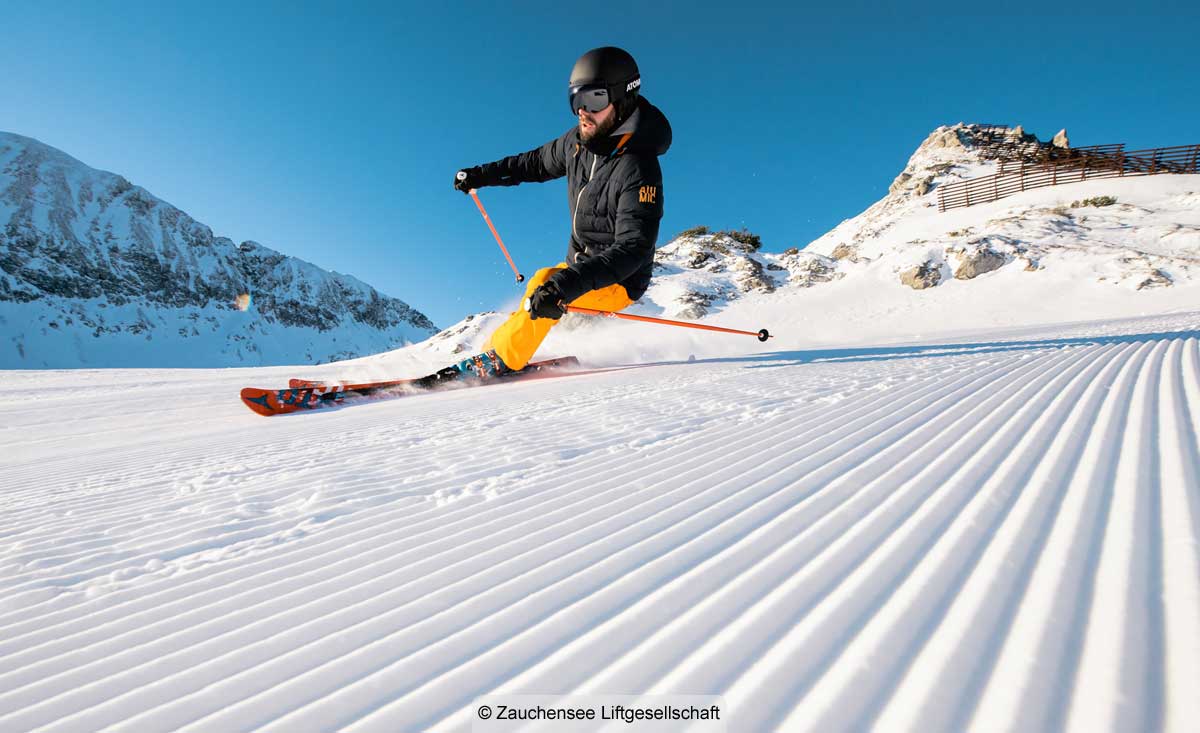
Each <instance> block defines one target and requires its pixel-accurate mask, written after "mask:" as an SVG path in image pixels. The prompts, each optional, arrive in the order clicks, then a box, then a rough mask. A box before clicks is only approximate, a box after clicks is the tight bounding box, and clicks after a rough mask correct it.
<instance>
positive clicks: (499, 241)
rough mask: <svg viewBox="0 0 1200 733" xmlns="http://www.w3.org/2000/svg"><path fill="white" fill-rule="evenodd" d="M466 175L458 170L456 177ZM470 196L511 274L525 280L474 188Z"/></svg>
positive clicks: (461, 177)
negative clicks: (494, 239)
mask: <svg viewBox="0 0 1200 733" xmlns="http://www.w3.org/2000/svg"><path fill="white" fill-rule="evenodd" d="M466 177H467V174H466V173H463V172H461V171H460V172H459V174H458V179H459V180H460V181H461V180H463V179H465V178H466ZM471 198H473V199H475V205H476V206H478V207H479V213H480V214H483V220H484V221H486V222H487V225H488V229H491V230H492V236H493V237H495V238H496V244H498V245H500V251H501V252H503V253H504V259H506V260H508V266H509V267H511V268H512V271H513V274H514V275H516V276H517V282H519V283H523V282H525V276H524V275H522V274H521V273H520V272H519V271H518V270H517V266H516V265H515V264H513V259H512V257H510V256H509V254H508V248H507V247H505V246H504V240H502V239H500V233H499V232H497V231H496V227H495V225H494V224H492V218H491V217H490V216H488V213H487V210H486V209H484V208H483V202H482V201H480V200H479V194H477V193H475V189H473V188H472V189H471Z"/></svg>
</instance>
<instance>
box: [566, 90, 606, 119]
mask: <svg viewBox="0 0 1200 733" xmlns="http://www.w3.org/2000/svg"><path fill="white" fill-rule="evenodd" d="M567 98H568V99H569V100H570V102H571V114H572V115H577V114H579V109H580V108H581V107H582V108H583V109H585V110H587V111H588V112H593V113H595V112H599V111H601V110H602V109H604V108H605V107H607V106H608V105H609V104H611V103H612V101H611V100H610V99H609V98H608V87H605V86H597V85H595V84H581V85H579V86H573V87H569V88H568V89H567Z"/></svg>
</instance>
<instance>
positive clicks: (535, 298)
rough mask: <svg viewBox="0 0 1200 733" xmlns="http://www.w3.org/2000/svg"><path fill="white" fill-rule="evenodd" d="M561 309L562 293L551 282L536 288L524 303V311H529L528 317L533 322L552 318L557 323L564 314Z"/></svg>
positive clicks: (562, 305) (562, 304) (562, 306)
mask: <svg viewBox="0 0 1200 733" xmlns="http://www.w3.org/2000/svg"><path fill="white" fill-rule="evenodd" d="M563 308H564V303H563V294H562V291H561V290H559V289H558V285H556V284H555V283H554V282H553V281H549V282H546V283H544V284H542V285H540V286H538V289H537V290H535V291H533V295H531V296H529V299H528V300H526V301H525V310H527V311H529V317H530V318H532V319H534V320H537V319H539V318H553V319H554V320H556V321H557V320H558V319H560V318H562V317H563V315H564V314H565V313H566V311H565V310H564V309H563Z"/></svg>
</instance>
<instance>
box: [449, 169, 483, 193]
mask: <svg viewBox="0 0 1200 733" xmlns="http://www.w3.org/2000/svg"><path fill="white" fill-rule="evenodd" d="M484 185H485V184H484V182H483V171H482V170H480V168H479V166H475V167H474V168H463V169H462V170H460V171H459V172H458V173H455V174H454V188H455V189H456V190H458V191H462V192H463V193H466V194H469V193H471V189H472V188H483V186H484Z"/></svg>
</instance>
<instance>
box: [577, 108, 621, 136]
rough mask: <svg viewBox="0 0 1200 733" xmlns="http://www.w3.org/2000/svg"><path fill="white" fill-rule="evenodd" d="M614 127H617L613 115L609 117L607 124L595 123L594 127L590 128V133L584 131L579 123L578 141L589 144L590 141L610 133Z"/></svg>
mask: <svg viewBox="0 0 1200 733" xmlns="http://www.w3.org/2000/svg"><path fill="white" fill-rule="evenodd" d="M616 126H617V116H616V115H615V114H614V115H612V116H611V117H609V118H608V121H607V122H597V123H596V126H595V127H593V128H592V131H591V132H588V131H587V130H585V129H584V127H583V123H580V125H579V139H580V140H582V141H583V142H585V143H590V142H591V141H592V140H595V139H596V138H598V137H604V136H605V135H607V134H608V133H610V132H612V131H613V128H615V127H616Z"/></svg>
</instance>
